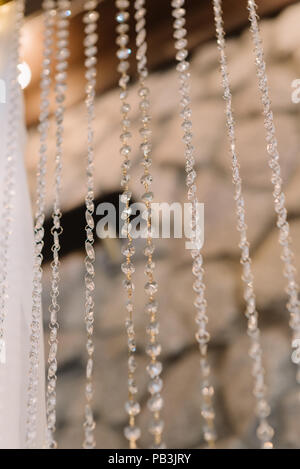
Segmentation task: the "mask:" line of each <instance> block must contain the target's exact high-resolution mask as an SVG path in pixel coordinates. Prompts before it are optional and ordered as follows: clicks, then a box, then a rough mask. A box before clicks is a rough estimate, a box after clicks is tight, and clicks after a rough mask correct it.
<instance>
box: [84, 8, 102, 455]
mask: <svg viewBox="0 0 300 469" xmlns="http://www.w3.org/2000/svg"><path fill="white" fill-rule="evenodd" d="M98 3H99V2H98V0H87V1H86V2H85V4H84V9H85V10H86V13H85V15H84V17H83V22H84V24H85V28H84V30H85V39H84V48H85V50H84V53H85V57H86V59H85V67H86V73H85V77H86V81H87V84H86V100H85V103H86V108H87V121H88V124H87V128H88V149H87V194H86V198H85V203H86V212H85V218H86V242H85V250H86V258H85V267H86V275H85V286H86V290H85V321H86V331H87V343H86V349H87V353H88V360H87V366H86V380H87V381H86V387H85V396H86V406H85V422H84V442H83V447H84V448H85V449H93V448H95V446H96V441H95V437H94V430H95V426H96V425H95V421H94V416H93V411H92V407H91V401H92V397H93V379H92V374H93V367H94V360H93V356H94V343H93V331H94V308H95V303H94V290H95V282H94V277H95V269H94V262H95V251H94V248H93V244H94V234H93V230H94V219H93V214H94V210H95V205H94V128H93V121H94V119H95V95H96V90H95V87H96V78H97V68H96V65H97V52H98V48H97V42H98V34H97V21H98V18H99V13H98V12H97V11H96V8H97V6H98Z"/></svg>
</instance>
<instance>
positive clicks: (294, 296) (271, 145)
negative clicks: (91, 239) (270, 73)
mask: <svg viewBox="0 0 300 469" xmlns="http://www.w3.org/2000/svg"><path fill="white" fill-rule="evenodd" d="M248 10H249V20H250V25H251V27H250V31H251V35H252V41H253V45H254V55H255V64H256V71H257V77H258V86H259V90H260V93H261V102H262V108H263V115H264V126H265V130H266V143H267V152H268V154H269V166H270V168H271V171H272V177H271V181H272V184H273V187H274V190H273V198H274V208H275V212H276V214H277V227H278V229H279V244H280V246H281V247H282V255H281V259H282V260H283V264H284V276H285V277H286V279H287V287H286V292H287V294H288V303H287V309H288V311H289V313H290V327H291V329H292V331H293V340H292V348H294V346H295V347H296V348H297V349H298V350H299V348H300V347H299V340H300V302H299V285H298V284H297V280H296V268H295V265H294V253H293V250H292V247H291V238H290V226H289V223H288V221H287V209H286V205H285V195H284V192H283V190H282V177H281V167H280V157H279V151H278V143H277V138H276V131H275V125H274V117H273V112H272V109H271V100H270V97H269V88H268V79H267V74H266V62H265V59H264V52H263V46H262V40H261V36H260V31H259V25H258V16H257V12H256V10H257V6H256V3H255V1H254V0H248ZM293 355H294V352H293V353H292V361H294V362H296V364H297V365H298V371H297V382H298V384H300V361H299V360H298V359H297V360H295V359H294V358H293ZM298 355H299V353H298Z"/></svg>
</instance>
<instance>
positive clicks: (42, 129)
mask: <svg viewBox="0 0 300 469" xmlns="http://www.w3.org/2000/svg"><path fill="white" fill-rule="evenodd" d="M55 6H56V5H55V1H54V0H44V1H43V5H42V8H43V11H44V50H43V62H42V74H41V84H40V87H41V106H40V116H39V126H38V131H39V135H40V148H39V163H38V170H37V189H36V214H35V229H34V240H35V246H34V268H33V293H32V301H33V304H32V320H31V337H30V354H29V361H30V366H29V385H28V402H27V422H26V425H27V428H26V445H27V447H28V448H33V447H35V440H36V436H37V435H36V419H37V412H38V407H37V406H38V402H37V396H38V383H39V380H38V376H39V348H40V342H39V339H40V334H41V333H42V331H41V327H40V324H41V320H42V298H41V296H42V275H43V271H42V261H43V254H42V250H43V246H44V241H43V240H44V220H45V176H46V162H47V138H48V129H49V107H50V102H49V94H50V86H51V58H52V52H53V49H52V43H53V32H54V29H53V26H54V21H55V13H56V11H55Z"/></svg>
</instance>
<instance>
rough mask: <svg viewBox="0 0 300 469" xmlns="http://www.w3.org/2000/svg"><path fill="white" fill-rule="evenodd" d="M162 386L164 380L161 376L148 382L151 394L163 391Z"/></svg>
mask: <svg viewBox="0 0 300 469" xmlns="http://www.w3.org/2000/svg"><path fill="white" fill-rule="evenodd" d="M162 387H163V382H162V380H161V379H160V378H154V379H153V380H151V381H150V383H149V384H148V391H149V392H150V394H157V393H159V392H161V390H162Z"/></svg>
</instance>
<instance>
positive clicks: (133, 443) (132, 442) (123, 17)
mask: <svg viewBox="0 0 300 469" xmlns="http://www.w3.org/2000/svg"><path fill="white" fill-rule="evenodd" d="M116 7H117V9H118V10H119V11H118V13H117V15H116V20H117V23H118V26H117V28H116V31H117V34H118V36H117V39H116V42H117V45H118V46H119V49H118V51H117V57H118V59H119V65H118V72H119V73H120V74H121V77H120V80H119V86H120V88H121V92H120V99H121V116H122V134H121V136H120V139H121V142H122V145H121V148H120V153H121V156H123V158H124V159H123V163H122V166H121V168H122V179H121V187H122V190H123V193H122V195H121V202H122V203H123V204H124V209H123V211H122V213H121V219H122V221H123V226H122V230H121V234H122V236H125V237H126V238H127V240H128V243H127V245H124V246H123V247H122V254H123V255H124V256H125V258H126V261H125V262H123V263H122V266H121V269H122V272H123V273H124V274H125V276H126V279H125V280H124V282H123V285H124V288H125V290H126V292H127V297H128V300H127V303H126V310H127V313H128V317H127V318H126V323H125V325H126V331H127V336H128V401H127V402H126V404H125V410H126V412H127V413H128V415H129V425H128V426H127V427H126V428H125V429H124V434H125V437H126V438H127V440H128V441H129V446H130V448H131V449H135V448H136V447H137V440H138V439H139V438H140V436H141V430H140V428H139V427H137V426H136V424H135V418H136V416H137V415H138V414H139V413H140V405H139V403H138V402H137V401H136V400H135V395H136V393H137V392H138V388H137V385H136V383H135V380H134V374H135V370H136V360H135V351H136V340H135V329H134V321H133V302H132V297H133V291H134V284H133V282H132V274H133V273H134V271H135V268H134V265H133V263H132V261H131V258H132V256H133V255H134V253H135V249H134V246H133V244H132V237H131V235H130V228H131V227H130V214H131V209H130V200H131V195H132V194H131V192H130V191H129V180H130V175H129V169H130V160H129V155H130V153H131V147H130V145H129V140H130V138H131V134H130V132H129V127H130V119H129V116H128V114H129V112H130V105H129V104H128V102H127V101H126V99H127V96H128V90H127V85H128V82H129V75H128V73H127V70H128V68H129V62H128V58H129V56H130V54H131V49H129V47H128V41H129V37H128V34H127V33H128V31H129V25H128V20H129V13H128V11H127V8H128V7H129V1H128V0H116Z"/></svg>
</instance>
